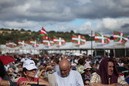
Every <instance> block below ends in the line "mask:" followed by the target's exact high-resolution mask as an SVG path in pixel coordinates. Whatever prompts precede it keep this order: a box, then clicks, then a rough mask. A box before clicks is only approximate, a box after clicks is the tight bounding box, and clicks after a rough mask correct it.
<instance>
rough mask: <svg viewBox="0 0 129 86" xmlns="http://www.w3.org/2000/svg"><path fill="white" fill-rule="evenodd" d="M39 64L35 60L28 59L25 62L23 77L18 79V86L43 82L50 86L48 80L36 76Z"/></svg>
mask: <svg viewBox="0 0 129 86" xmlns="http://www.w3.org/2000/svg"><path fill="white" fill-rule="evenodd" d="M36 71H37V66H36V65H35V62H34V61H33V60H30V59H27V60H25V61H24V62H23V77H20V78H19V79H18V81H17V84H18V86H31V85H29V84H42V85H45V86H49V84H48V82H47V81H45V80H43V79H39V78H35V75H36Z"/></svg>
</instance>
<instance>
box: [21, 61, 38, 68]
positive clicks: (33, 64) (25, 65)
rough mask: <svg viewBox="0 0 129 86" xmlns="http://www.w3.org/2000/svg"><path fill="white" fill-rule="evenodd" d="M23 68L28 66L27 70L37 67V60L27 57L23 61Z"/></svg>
mask: <svg viewBox="0 0 129 86" xmlns="http://www.w3.org/2000/svg"><path fill="white" fill-rule="evenodd" d="M23 68H26V69H27V70H33V69H37V67H36V65H35V62H34V61H33V60H30V59H27V60H25V61H24V62H23Z"/></svg>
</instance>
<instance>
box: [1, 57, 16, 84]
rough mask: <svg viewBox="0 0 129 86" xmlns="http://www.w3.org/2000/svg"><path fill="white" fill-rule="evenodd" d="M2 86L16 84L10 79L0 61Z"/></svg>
mask: <svg viewBox="0 0 129 86" xmlns="http://www.w3.org/2000/svg"><path fill="white" fill-rule="evenodd" d="M0 86H16V84H15V83H14V82H12V81H11V80H10V79H9V76H8V74H7V72H6V69H5V67H4V64H3V63H2V62H1V60H0Z"/></svg>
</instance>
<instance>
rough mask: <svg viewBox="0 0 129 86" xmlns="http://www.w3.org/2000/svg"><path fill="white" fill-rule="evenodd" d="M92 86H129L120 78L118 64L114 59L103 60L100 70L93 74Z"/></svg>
mask: <svg viewBox="0 0 129 86" xmlns="http://www.w3.org/2000/svg"><path fill="white" fill-rule="evenodd" d="M90 85H91V86H118V85H120V86H121V85H122V86H128V84H127V82H126V81H125V80H123V79H121V78H120V77H119V74H118V71H117V68H116V62H115V61H114V60H113V59H112V58H103V59H102V61H101V62H100V65H99V69H98V70H97V71H96V72H95V73H93V74H92V76H91V80H90Z"/></svg>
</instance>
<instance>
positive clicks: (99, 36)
mask: <svg viewBox="0 0 129 86" xmlns="http://www.w3.org/2000/svg"><path fill="white" fill-rule="evenodd" d="M94 39H95V42H99V43H102V44H108V43H109V42H110V38H109V37H107V36H104V35H102V34H99V33H95V38H94Z"/></svg>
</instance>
